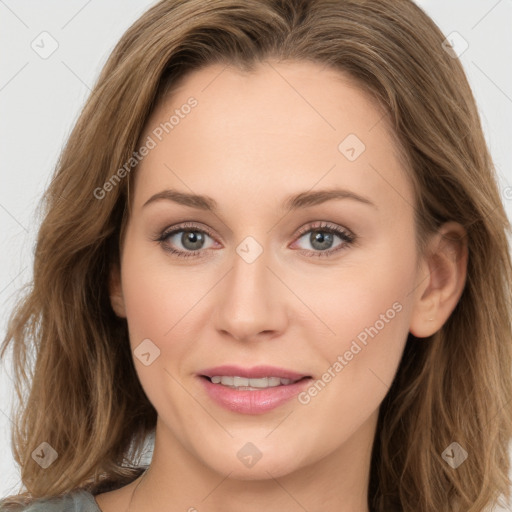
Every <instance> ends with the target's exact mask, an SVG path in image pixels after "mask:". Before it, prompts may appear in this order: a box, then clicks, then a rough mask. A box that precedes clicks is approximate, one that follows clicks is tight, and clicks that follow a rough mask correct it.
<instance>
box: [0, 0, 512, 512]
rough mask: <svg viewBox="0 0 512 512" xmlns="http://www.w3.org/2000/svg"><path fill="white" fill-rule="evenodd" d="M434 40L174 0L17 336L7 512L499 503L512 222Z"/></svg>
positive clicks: (396, 7) (90, 160)
mask: <svg viewBox="0 0 512 512" xmlns="http://www.w3.org/2000/svg"><path fill="white" fill-rule="evenodd" d="M444 39H445V38H444V36H443V35H442V34H441V32H440V31H439V29H438V28H437V27H436V25H435V24H434V23H433V22H432V21H431V20H430V19H429V18H428V17H427V16H426V15H425V14H424V13H423V11H421V9H419V8H418V7H417V6H416V5H415V4H414V3H412V2H410V1H408V0H400V1H389V0H375V1H372V2H364V1H361V0H347V1H336V2H334V1H327V0H318V1H312V0H310V1H306V0H286V1H285V0H282V1H279V0H264V1H261V0H258V1H255V0H254V1H247V0H243V1H242V0H216V1H215V2H208V3H205V2H202V1H199V0H187V1H182V2H177V1H163V2H160V3H159V4H157V5H155V6H154V7H153V8H151V9H150V10H149V11H148V12H147V13H145V14H144V15H143V16H142V17H141V18H140V19H139V20H138V21H137V22H136V23H135V24H134V25H133V26H132V27H131V28H130V29H129V30H128V31H127V32H126V34H125V35H124V36H123V38H122V39H121V41H120V42H119V44H118V45H117V47H116V48H115V50H114V52H113V53H112V55H111V57H110V59H109V61H108V62H107V64H106V66H105V68H104V70H103V71H102V73H101V76H100V77H99V79H98V83H97V84H96V86H95V88H94V90H93V92H92V94H91V97H90V98H89V100H88V102H87V105H86V107H85V108H84V111H83V112H82V114H81V116H80V118H79V120H78V122H77V125H76V127H75V129H74V130H73V132H72V134H71V136H70V139H69V141H68V144H67V146H66V148H65V150H64V152H63V154H62V157H61V159H60V162H59V165H58V168H57V170H56V174H55V177H54V180H53V181H52V184H51V186H50V187H49V189H48V191H47V193H46V195H45V204H46V211H45V218H44V220H43V223H42V225H41V228H40V232H39V237H38V243H37V249H36V252H35V262H34V283H33V284H34V285H33V288H32V290H31V292H30V293H29V294H28V295H27V297H26V298H25V299H24V300H23V301H22V302H21V303H20V304H19V307H18V308H17V310H16V311H15V312H14V313H13V316H12V318H11V322H10V324H9V330H8V333H7V337H6V339H5V341H4V345H3V352H5V350H6V349H7V348H8V347H9V346H11V348H12V350H13V354H14V361H15V370H16V372H17V373H16V375H17V379H18V380H17V383H18V387H19V388H20V389H21V387H22V385H26V386H27V388H28V390H29V391H30V394H29V396H28V398H27V400H26V401H25V402H24V403H23V404H21V406H20V409H19V417H18V418H17V420H18V421H17V422H16V430H15V437H14V448H15V456H16V460H17V462H18V463H19V464H20V466H21V471H22V480H23V484H24V486H25V487H26V491H27V492H26V493H20V494H19V495H18V496H12V497H9V499H6V500H5V501H4V503H3V508H2V510H4V509H5V510H18V509H20V508H21V506H24V507H25V508H24V510H29V511H35V510H51V511H57V510H67V509H69V508H72V507H75V508H74V509H75V510H93V511H95V512H98V511H99V510H101V511H103V512H111V511H117V510H137V511H143V512H144V511H146V510H169V509H171V510H189V511H192V510H199V511H215V510H221V509H228V510H229V509H232V510H237V511H242V512H243V511H248V510H261V509H263V508H264V509H266V510H287V511H294V510H304V509H305V510H316V509H319V508H320V507H321V508H322V510H326V511H334V510H336V511H338V510H343V511H350V512H356V511H357V512H367V511H378V512H389V511H394V510H396V511H425V512H427V511H429V512H430V511H432V512H434V511H436V512H438V511H451V510H463V511H471V512H476V511H480V510H485V507H489V506H491V505H493V504H494V503H495V502H496V500H497V498H498V496H499V495H500V493H504V494H505V495H506V496H507V497H508V496H509V485H510V482H509V480H508V476H507V475H508V470H509V456H508V452H507V449H508V443H509V441H510V437H511V432H512V430H511V429H512V418H511V412H510V407H508V406H507V403H508V401H509V400H510V397H511V396H512V393H511V391H512V389H511V384H512V382H511V366H510V363H511V360H512V353H511V344H510V340H511V317H510V315H511V313H510V300H509V297H510V278H511V263H510V257H509V252H508V242H507V237H506V234H507V232H508V230H509V229H510V226H509V223H508V220H507V217H506V214H505V211H504V209H503V205H502V204H501V201H500V196H499V193H498V188H497V184H496V176H495V173H494V168H493V164H492V161H491V158H490V155H489V151H488V149H487V147H486V144H485V140H484V136H483V133H482V129H481V125H480V121H479V116H478V112H477V108H476V106H475V101H474V98H473V95H472V93H471V89H470V87H469V85H468V83H467V80H466V77H465V75H464V72H463V69H462V67H461V65H460V63H459V62H458V60H456V59H454V55H453V53H450V52H448V51H446V50H445V45H443V41H444ZM29 350H35V354H36V358H35V366H34V374H33V376H31V377H29V378H28V379H27V380H24V378H23V377H24V373H23V372H24V369H25V368H26V367H27V365H28V361H27V357H28V351H29ZM151 434H154V436H155V441H154V449H153V456H152V460H151V464H150V465H149V467H145V466H144V465H142V464H141V463H140V455H141V452H142V450H143V447H144V442H145V441H146V439H147V436H148V435H151ZM52 498H53V499H52ZM17 504H18V505H17ZM37 507H41V508H37Z"/></svg>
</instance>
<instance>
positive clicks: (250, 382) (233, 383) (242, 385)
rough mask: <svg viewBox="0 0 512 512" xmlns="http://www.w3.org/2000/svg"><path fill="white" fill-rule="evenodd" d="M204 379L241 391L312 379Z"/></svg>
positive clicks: (230, 376) (214, 377) (204, 376)
mask: <svg viewBox="0 0 512 512" xmlns="http://www.w3.org/2000/svg"><path fill="white" fill-rule="evenodd" d="M200 377H202V378H203V379H207V380H208V381H210V382H211V383H212V384H219V385H221V386H225V387H228V388H231V389H238V390H240V391H258V390H260V389H268V388H275V387H278V386H289V385H290V384H295V383H296V382H300V381H302V380H304V379H311V377H310V376H305V377H301V378H299V379H286V378H281V377H261V378H252V379H248V378H247V377H240V376H238V375H214V376H212V377H209V376H208V375H200Z"/></svg>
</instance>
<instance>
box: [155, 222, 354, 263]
mask: <svg viewBox="0 0 512 512" xmlns="http://www.w3.org/2000/svg"><path fill="white" fill-rule="evenodd" d="M182 231H189V232H195V233H202V234H205V235H208V236H209V237H210V238H214V237H213V234H212V232H211V231H210V230H209V229H208V228H199V227H198V226H197V225H196V224H193V223H187V222H185V223H183V224H180V225H178V226H175V227H173V228H172V229H170V230H164V231H163V232H162V233H161V234H160V235H159V236H158V237H157V238H156V240H155V241H156V242H158V243H160V245H161V246H162V247H163V248H164V250H165V251H167V252H169V253H170V254H173V255H175V256H178V257H180V258H190V257H194V256H198V255H199V254H200V253H201V252H203V251H204V250H205V249H200V250H197V251H181V250H176V249H171V248H169V246H166V245H165V241H166V240H167V239H168V238H169V237H170V236H172V235H175V234H176V233H180V232H182ZM310 231H319V232H322V233H330V234H333V235H337V236H338V237H339V238H341V240H342V242H343V243H342V244H341V245H339V246H338V247H337V248H336V249H329V250H327V251H310V250H307V249H299V250H298V252H299V253H301V254H303V253H313V257H320V258H321V257H329V256H331V255H332V254H334V253H337V252H339V251H341V250H343V249H346V248H347V247H348V246H350V245H352V244H354V242H355V240H356V236H355V235H354V234H352V233H351V232H350V231H348V230H346V229H343V228H340V227H338V226H336V225H334V224H329V223H326V222H322V223H320V224H319V225H308V226H304V227H303V228H301V229H299V232H298V234H297V239H300V238H302V237H303V236H304V235H305V234H306V233H309V232H310ZM206 250H208V249H206Z"/></svg>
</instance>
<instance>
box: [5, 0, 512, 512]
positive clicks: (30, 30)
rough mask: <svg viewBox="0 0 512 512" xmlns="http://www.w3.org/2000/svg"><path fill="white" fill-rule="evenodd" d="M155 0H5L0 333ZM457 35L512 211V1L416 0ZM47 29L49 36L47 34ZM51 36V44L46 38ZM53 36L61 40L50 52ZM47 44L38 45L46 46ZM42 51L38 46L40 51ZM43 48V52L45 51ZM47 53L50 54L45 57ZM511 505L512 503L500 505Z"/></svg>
mask: <svg viewBox="0 0 512 512" xmlns="http://www.w3.org/2000/svg"><path fill="white" fill-rule="evenodd" d="M154 3H155V2H153V1H144V0H108V1H102V2H99V1H98V0H72V1H63V0H60V1H58V0H47V1H45V2H40V1H37V0H32V1H29V0H19V1H16V0H0V48H1V50H2V61H1V66H0V120H1V121H0V155H1V160H0V172H1V187H0V226H1V231H0V244H1V248H2V250H1V254H0V303H1V308H0V335H1V336H2V338H3V336H4V334H5V326H6V320H7V316H8V313H9V311H10V310H11V309H12V305H13V301H14V298H15V294H16V293H17V291H18V290H19V289H20V287H21V286H22V285H23V284H24V283H26V282H27V281H29V280H30V278H31V272H32V270H31V265H32V257H33V253H32V250H33V245H34V240H35V235H36V233H37V227H38V222H39V220H38V218H37V216H36V211H35V206H36V205H37V203H38V201H39V199H40V197H41V194H42V192H43V190H44V189H45V187H46V186H47V185H48V183H49V182H50V176H51V174H52V171H53V168H54V166H55V163H56V161H57V157H58V155H59V153H60V150H61V149H62V146H63V144H64V142H65V140H66V138H67V137H68V135H69V133H70V131H71V129H72V126H73V124H74V122H75V121H76V119H77V116H78V113H79V110H80V108H81V106H82V105H83V103H84V101H85V99H86V98H87V96H88V94H89V92H90V88H91V87H92V85H93V83H94V81H95V79H96V77H97V76H98V73H99V71H100V69H101V67H102V66H103V64H104V63H105V61H106V59H107V57H108V55H109V53H110V52H111V50H112V49H113V47H114V45H115V44H116V42H117V41H118V40H119V38H120V37H121V35H122V34H123V32H124V31H125V30H126V29H127V28H128V27H129V26H130V25H131V23H132V22H133V21H135V19H137V18H138V17H139V16H140V15H141V14H142V13H143V12H144V11H145V10H146V9H147V8H148V7H149V6H150V5H153V4H154ZM417 3H418V4H419V5H421V6H422V7H423V8H424V9H425V10H426V12H427V13H428V14H429V15H430V16H431V17H432V18H433V19H434V21H435V22H436V23H437V24H438V25H439V27H440V28H441V29H442V30H443V32H444V33H445V35H447V36H448V35H449V34H452V33H453V32H457V33H458V34H459V35H457V34H456V35H454V36H452V37H451V38H450V40H451V41H453V42H454V43H455V50H456V51H460V50H461V49H463V48H464V46H462V45H463V44H464V41H466V42H467V44H468V48H467V49H466V50H465V51H464V53H462V54H461V55H460V59H461V61H462V63H463V65H464V67H465V70H466V73H467V75H468V78H469V81H470V83H471V86H472V88H473V92H474V94H475V97H476V100H477V103H478V107H479V111H480V115H481V119H482V123H483V126H484V130H485V134H486V138H487V141H488V144H489V147H490V150H491V153H492V155H493V158H494V162H495V164H496V167H497V171H498V173H499V179H500V185H501V190H502V195H503V198H504V201H505V205H506V208H507V213H508V215H509V218H512V188H510V187H512V147H511V144H510V134H511V133H512V65H511V64H512V0H471V1H468V0H422V1H419V0H418V2H417ZM42 32H47V33H48V34H50V35H49V36H48V35H41V33H42ZM42 39H43V41H44V42H43V43H41V40H42ZM52 44H53V45H58V47H57V49H56V50H55V51H54V52H53V53H52V54H51V55H49V56H47V55H45V54H44V52H45V51H46V52H48V51H49V50H50V49H51V48H52ZM38 45H39V46H38ZM37 52H39V53H37ZM41 54H42V55H41ZM43 57H46V58H43ZM10 371H11V370H10V367H9V365H8V361H7V364H4V365H3V366H0V444H1V446H2V449H1V452H0V453H1V454H2V456H1V457H0V475H1V478H0V497H2V496H5V495H7V494H9V493H11V492H15V491H17V489H18V484H19V481H20V479H19V473H18V469H17V467H16V466H15V463H14V461H13V459H12V456H11V449H10V429H11V426H12V425H11V420H10V415H11V403H12V392H13V388H12V382H11V377H10ZM507 509H508V510H512V506H511V505H509V506H508V508H504V509H500V510H507Z"/></svg>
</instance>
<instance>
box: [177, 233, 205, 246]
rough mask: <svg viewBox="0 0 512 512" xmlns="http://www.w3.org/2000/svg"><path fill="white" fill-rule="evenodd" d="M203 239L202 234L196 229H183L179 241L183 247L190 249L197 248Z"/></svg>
mask: <svg viewBox="0 0 512 512" xmlns="http://www.w3.org/2000/svg"><path fill="white" fill-rule="evenodd" d="M203 241H204V239H203V234H202V233H198V232H196V231H185V232H184V233H183V235H182V237H181V243H182V244H183V247H186V248H187V249H190V250H192V251H194V250H197V249H199V248H200V247H201V243H202V242H203ZM197 246H199V247H197Z"/></svg>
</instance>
